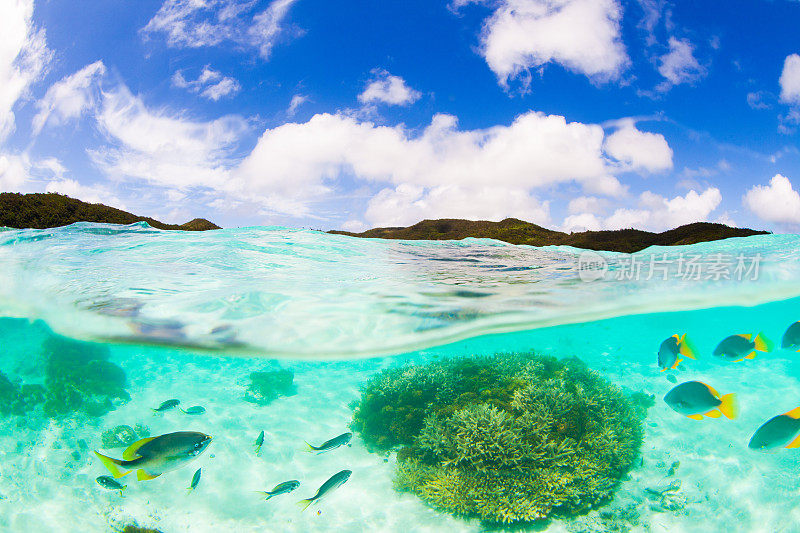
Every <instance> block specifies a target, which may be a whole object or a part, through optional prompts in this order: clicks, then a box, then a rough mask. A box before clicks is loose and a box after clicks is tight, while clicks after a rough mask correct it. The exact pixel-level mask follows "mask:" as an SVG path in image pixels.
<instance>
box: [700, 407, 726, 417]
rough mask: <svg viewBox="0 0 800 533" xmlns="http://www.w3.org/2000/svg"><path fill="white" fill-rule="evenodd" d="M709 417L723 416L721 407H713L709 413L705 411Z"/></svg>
mask: <svg viewBox="0 0 800 533" xmlns="http://www.w3.org/2000/svg"><path fill="white" fill-rule="evenodd" d="M703 414H704V415H706V416H707V417H708V418H719V417H721V416H722V413H720V412H719V409H712V410H710V411H709V412H707V413H703Z"/></svg>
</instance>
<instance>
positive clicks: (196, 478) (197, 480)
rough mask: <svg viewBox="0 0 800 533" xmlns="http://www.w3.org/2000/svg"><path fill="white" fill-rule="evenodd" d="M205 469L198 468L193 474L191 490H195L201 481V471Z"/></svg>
mask: <svg viewBox="0 0 800 533" xmlns="http://www.w3.org/2000/svg"><path fill="white" fill-rule="evenodd" d="M202 470H203V469H202V468H198V469H197V471H196V472H195V473H194V475H193V476H192V483H191V484H190V485H189V490H194V489H196V488H197V485H198V483H200V475H201V474H200V473H201V471H202Z"/></svg>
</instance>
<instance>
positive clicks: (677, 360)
mask: <svg viewBox="0 0 800 533" xmlns="http://www.w3.org/2000/svg"><path fill="white" fill-rule="evenodd" d="M681 361H683V359H681V358H680V357H676V358H675V364H674V365H672V366H671V367H669V369H670V370H675V369H676V368H678V365H679V364H681Z"/></svg>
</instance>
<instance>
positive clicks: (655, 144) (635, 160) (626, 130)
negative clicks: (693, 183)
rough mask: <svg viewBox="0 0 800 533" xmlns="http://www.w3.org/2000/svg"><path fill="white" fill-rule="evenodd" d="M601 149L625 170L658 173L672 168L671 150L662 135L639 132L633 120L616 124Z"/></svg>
mask: <svg viewBox="0 0 800 533" xmlns="http://www.w3.org/2000/svg"><path fill="white" fill-rule="evenodd" d="M603 148H604V149H605V151H606V153H607V154H609V155H610V156H611V157H613V158H614V159H617V160H618V161H620V162H622V163H623V164H624V166H625V167H627V169H632V170H633V169H641V170H646V171H648V172H659V171H663V170H670V169H671V168H672V149H671V148H670V147H669V144H667V140H666V139H665V138H664V136H663V135H661V134H658V133H649V132H644V131H640V130H639V129H637V128H636V123H635V122H634V121H633V120H630V119H628V120H623V121H620V122H618V128H617V130H616V131H615V132H614V133H612V134H611V135H609V136H608V137H606V140H605V143H604V146H603Z"/></svg>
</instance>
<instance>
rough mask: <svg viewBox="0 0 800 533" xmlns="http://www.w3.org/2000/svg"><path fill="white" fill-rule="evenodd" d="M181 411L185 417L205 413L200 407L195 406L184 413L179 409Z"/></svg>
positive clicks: (203, 408)
mask: <svg viewBox="0 0 800 533" xmlns="http://www.w3.org/2000/svg"><path fill="white" fill-rule="evenodd" d="M181 411H183V412H184V413H186V414H187V415H202V414H203V413H205V412H206V409H205V407H203V406H202V405H195V406H193V407H190V408H188V409H186V410H185V411H184V410H183V409H181Z"/></svg>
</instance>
